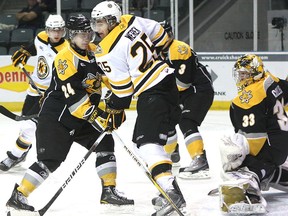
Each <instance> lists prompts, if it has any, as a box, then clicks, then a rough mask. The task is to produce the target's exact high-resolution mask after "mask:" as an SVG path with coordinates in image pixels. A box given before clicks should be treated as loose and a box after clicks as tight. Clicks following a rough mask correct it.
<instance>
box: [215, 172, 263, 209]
mask: <svg viewBox="0 0 288 216" xmlns="http://www.w3.org/2000/svg"><path fill="white" fill-rule="evenodd" d="M227 175H230V179H229V181H225V182H223V183H222V184H221V185H220V186H219V195H220V208H221V211H222V212H225V213H227V212H228V213H235V214H263V213H266V206H267V203H266V201H265V199H264V198H263V196H262V194H261V191H260V189H259V186H258V182H257V178H256V176H255V175H253V174H252V172H247V173H245V172H243V170H240V172H237V171H233V172H229V173H227ZM233 179H234V180H233Z"/></svg>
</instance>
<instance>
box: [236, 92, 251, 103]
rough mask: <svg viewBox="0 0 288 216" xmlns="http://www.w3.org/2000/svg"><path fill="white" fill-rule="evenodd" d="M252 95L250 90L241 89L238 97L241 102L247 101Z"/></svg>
mask: <svg viewBox="0 0 288 216" xmlns="http://www.w3.org/2000/svg"><path fill="white" fill-rule="evenodd" d="M252 97H253V95H252V91H251V90H249V91H248V92H246V91H245V90H243V91H242V95H241V96H240V97H239V98H240V101H241V103H249V101H250V99H251V98H252Z"/></svg>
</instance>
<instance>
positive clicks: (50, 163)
mask: <svg viewBox="0 0 288 216" xmlns="http://www.w3.org/2000/svg"><path fill="white" fill-rule="evenodd" d="M38 163H39V165H40V167H43V168H45V169H47V170H49V172H51V173H53V172H54V171H55V170H56V169H57V168H58V167H59V166H60V165H61V163H62V162H61V161H57V160H43V161H40V162H38Z"/></svg>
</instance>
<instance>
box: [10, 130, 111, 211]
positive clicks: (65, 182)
mask: <svg viewBox="0 0 288 216" xmlns="http://www.w3.org/2000/svg"><path fill="white" fill-rule="evenodd" d="M108 130H109V128H108V127H107V128H105V130H103V131H102V132H101V134H100V135H99V137H98V139H97V140H96V141H95V142H94V144H93V145H92V146H91V147H90V149H89V151H88V152H87V153H86V154H85V155H84V157H83V158H82V159H81V161H80V162H79V163H78V164H77V166H76V167H75V168H74V169H73V171H72V172H71V174H70V175H69V176H68V178H67V179H66V180H65V181H64V183H63V184H62V186H61V187H60V188H59V189H58V191H57V192H56V193H55V194H54V196H53V197H52V198H51V199H50V200H49V202H48V203H47V204H46V205H45V206H44V207H43V208H42V209H40V210H38V211H27V210H15V211H8V213H7V216H42V215H44V214H45V213H46V212H47V210H48V209H49V208H50V207H51V205H52V204H53V203H54V202H55V200H56V199H57V198H58V196H59V195H60V194H61V193H62V192H63V190H64V189H65V188H66V187H67V186H68V184H69V183H70V182H71V180H72V179H73V178H74V176H75V175H76V173H78V171H79V170H80V169H81V167H82V166H83V165H84V163H85V162H86V160H87V159H88V157H89V156H90V155H91V153H92V152H93V151H94V150H95V149H96V147H97V146H98V144H99V143H100V142H101V140H102V139H103V138H104V136H105V135H106V133H107V131H108Z"/></svg>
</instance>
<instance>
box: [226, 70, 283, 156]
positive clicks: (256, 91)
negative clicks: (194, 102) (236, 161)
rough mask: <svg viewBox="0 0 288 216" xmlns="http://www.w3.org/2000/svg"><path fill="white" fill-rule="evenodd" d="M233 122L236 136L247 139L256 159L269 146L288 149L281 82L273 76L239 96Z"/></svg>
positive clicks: (236, 100) (254, 84) (255, 84)
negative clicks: (263, 148) (282, 146)
mask: <svg viewBox="0 0 288 216" xmlns="http://www.w3.org/2000/svg"><path fill="white" fill-rule="evenodd" d="M230 118H231V121H232V124H233V126H234V128H235V132H240V133H242V134H244V136H245V137H246V138H247V140H248V142H249V146H250V154H252V155H257V154H258V153H259V152H260V150H261V148H262V147H263V145H264V144H265V142H268V143H269V145H270V146H274V148H276V149H277V148H279V147H277V146H275V143H278V144H279V143H280V144H281V145H287V143H286V142H285V141H284V140H287V136H288V119H287V115H286V112H285V110H284V94H283V90H282V89H281V87H280V85H279V79H278V78H277V77H274V76H273V75H272V74H270V73H269V72H266V73H265V77H264V78H262V79H261V80H260V81H258V82H255V83H253V84H251V85H249V86H247V87H246V88H245V89H244V90H243V91H241V92H239V93H238V95H237V96H236V97H235V98H234V99H233V101H232V104H231V106H230ZM279 132H280V133H279ZM271 136H273V139H272V137H271ZM283 136H285V137H286V138H284V137H283ZM279 149H280V148H279Z"/></svg>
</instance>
